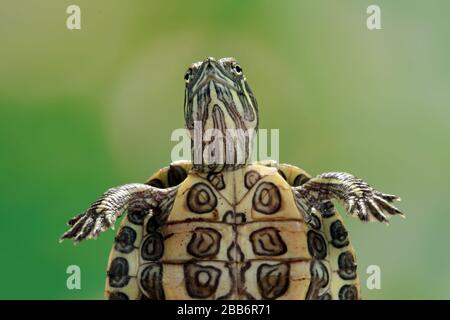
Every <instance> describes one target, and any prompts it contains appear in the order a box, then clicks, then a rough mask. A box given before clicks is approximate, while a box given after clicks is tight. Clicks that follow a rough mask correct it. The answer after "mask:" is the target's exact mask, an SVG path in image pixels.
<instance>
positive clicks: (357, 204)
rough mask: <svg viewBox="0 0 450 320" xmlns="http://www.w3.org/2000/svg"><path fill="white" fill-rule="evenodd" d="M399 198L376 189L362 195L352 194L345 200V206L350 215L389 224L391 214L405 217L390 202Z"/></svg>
mask: <svg viewBox="0 0 450 320" xmlns="http://www.w3.org/2000/svg"><path fill="white" fill-rule="evenodd" d="M399 199H400V198H399V197H397V196H394V195H388V194H384V193H381V192H378V191H375V190H374V191H373V192H364V193H363V194H362V195H352V196H350V197H349V198H348V200H347V201H345V207H346V210H347V212H349V214H350V215H353V216H357V217H358V218H359V219H360V220H361V221H379V222H383V223H385V224H389V219H390V217H391V216H393V215H399V216H401V217H403V218H404V217H405V216H404V214H403V213H402V212H401V211H400V210H399V209H397V208H396V207H395V206H394V205H393V204H392V202H394V201H398V200H399Z"/></svg>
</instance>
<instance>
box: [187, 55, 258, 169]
mask: <svg viewBox="0 0 450 320" xmlns="http://www.w3.org/2000/svg"><path fill="white" fill-rule="evenodd" d="M184 80H185V82H186V90H185V102H184V116H185V121H186V127H187V129H188V130H189V132H190V136H191V141H192V145H191V149H192V155H193V162H194V167H196V168H197V169H202V170H203V171H205V170H206V171H217V170H222V169H224V168H225V169H233V168H237V167H239V166H242V165H243V164H245V163H247V162H248V160H249V159H250V156H251V152H252V142H253V137H254V135H255V134H256V131H257V129H258V105H257V102H256V99H255V97H254V95H253V93H252V91H251V90H250V87H249V85H248V83H247V80H246V78H245V75H244V71H243V69H242V67H241V66H240V65H239V63H238V62H237V61H236V60H235V59H234V58H222V59H219V60H216V59H214V58H211V57H210V58H207V59H205V60H204V61H199V62H195V63H193V64H192V65H191V66H190V67H189V68H188V70H187V71H186V73H185V75H184Z"/></svg>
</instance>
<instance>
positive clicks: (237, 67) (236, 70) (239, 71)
mask: <svg viewBox="0 0 450 320" xmlns="http://www.w3.org/2000/svg"><path fill="white" fill-rule="evenodd" d="M231 68H232V69H233V71H234V73H236V74H237V75H241V74H242V68H241V66H240V65H238V64H237V63H236V64H233V65H232V66H231Z"/></svg>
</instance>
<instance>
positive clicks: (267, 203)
mask: <svg viewBox="0 0 450 320" xmlns="http://www.w3.org/2000/svg"><path fill="white" fill-rule="evenodd" d="M309 178H310V176H309V175H308V174H307V173H306V172H304V171H303V170H301V169H299V168H297V167H294V166H290V165H283V164H280V165H279V164H276V163H273V162H258V163H255V164H252V165H248V166H245V167H243V168H241V169H238V170H235V171H223V172H220V173H209V174H208V173H199V172H195V171H193V170H192V165H191V163H190V162H187V161H183V162H177V163H174V164H172V165H171V166H170V167H168V168H164V169H161V170H160V171H159V172H157V173H156V174H154V175H153V176H152V177H151V178H150V179H149V181H148V182H147V183H148V184H150V185H153V186H155V187H158V188H167V187H170V186H176V185H179V188H178V191H177V194H176V198H175V200H174V202H173V205H172V206H171V207H170V208H168V209H167V210H160V211H159V212H153V215H151V214H148V213H146V212H142V210H141V211H140V209H139V205H138V204H137V205H135V206H134V207H133V208H131V209H129V212H128V214H127V216H126V217H125V218H124V219H123V221H122V223H121V226H120V229H119V232H118V234H117V236H116V239H115V243H114V246H113V248H112V250H111V254H110V258H109V262H108V271H107V274H108V277H107V283H106V291H105V294H106V297H107V298H109V299H172V300H173V299H341V300H348V299H359V297H360V286H359V280H358V276H357V272H356V260H355V253H354V250H353V248H352V245H351V244H350V241H349V238H348V234H347V231H346V229H345V227H344V224H343V222H342V218H341V216H340V215H339V214H338V213H337V211H336V210H335V209H334V207H333V205H332V203H331V202H324V203H323V205H322V208H320V211H321V212H316V213H315V214H310V219H309V220H308V223H306V222H305V214H306V213H305V212H302V211H301V209H299V206H297V204H296V202H295V201H296V200H295V199H296V198H295V197H294V194H293V189H292V187H293V186H299V185H301V184H303V183H305V182H306V181H308V180H309Z"/></svg>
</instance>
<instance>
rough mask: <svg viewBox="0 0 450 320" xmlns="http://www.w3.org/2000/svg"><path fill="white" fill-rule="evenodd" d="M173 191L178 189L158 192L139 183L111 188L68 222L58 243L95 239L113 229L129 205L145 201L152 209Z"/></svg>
mask: <svg viewBox="0 0 450 320" xmlns="http://www.w3.org/2000/svg"><path fill="white" fill-rule="evenodd" d="M176 189H177V187H173V188H168V189H159V188H155V187H152V186H149V185H146V184H142V183H132V184H126V185H123V186H119V187H115V188H111V189H109V190H108V191H106V192H105V193H104V194H103V195H102V196H101V197H100V198H98V199H97V200H96V201H95V202H94V203H92V204H91V205H90V206H89V208H88V209H87V210H86V211H85V212H83V213H81V214H79V215H77V216H75V217H73V218H72V219H70V220H69V222H68V225H69V226H70V229H69V230H68V231H67V232H65V233H64V234H63V235H62V236H61V238H60V240H61V241H62V240H64V239H72V240H73V241H74V242H79V241H82V240H84V239H92V238H97V236H98V235H99V234H100V233H101V232H103V231H105V230H107V229H109V228H112V229H114V223H115V222H116V220H117V218H119V217H120V216H121V215H122V213H123V212H124V211H125V210H126V209H127V208H128V207H129V206H130V205H131V204H132V203H134V202H136V201H142V200H144V201H145V202H146V203H148V205H149V209H150V210H151V208H156V207H157V206H160V205H162V204H163V203H164V200H165V199H170V198H173V197H169V196H170V195H172V194H173V193H174V192H176Z"/></svg>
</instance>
